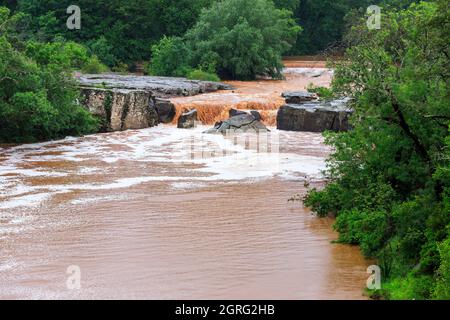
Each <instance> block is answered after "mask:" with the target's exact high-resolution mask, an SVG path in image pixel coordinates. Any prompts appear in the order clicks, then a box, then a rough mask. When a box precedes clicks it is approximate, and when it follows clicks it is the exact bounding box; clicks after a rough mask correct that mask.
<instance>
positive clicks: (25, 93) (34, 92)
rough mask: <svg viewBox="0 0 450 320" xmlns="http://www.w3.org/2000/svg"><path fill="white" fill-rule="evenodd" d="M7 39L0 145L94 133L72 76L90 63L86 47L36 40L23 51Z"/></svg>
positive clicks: (1, 40) (0, 42)
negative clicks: (76, 69) (87, 61)
mask: <svg viewBox="0 0 450 320" xmlns="http://www.w3.org/2000/svg"><path fill="white" fill-rule="evenodd" d="M0 10H1V8H0ZM4 12H5V11H4ZM7 36H8V34H5V35H4V36H2V37H0V142H29V141H38V140H47V139H54V138H60V137H64V136H65V135H78V134H83V133H89V132H93V131H95V130H96V122H95V120H94V119H93V118H92V116H91V115H90V114H89V113H88V112H87V111H85V110H84V109H83V108H82V107H80V106H79V105H77V104H76V99H77V95H78V93H77V89H76V87H75V83H74V82H73V80H72V78H71V70H72V67H74V66H75V65H80V64H82V63H84V62H85V59H86V57H87V56H85V53H86V52H85V49H84V48H83V47H82V46H80V45H76V44H74V43H53V44H39V43H34V42H33V43H29V44H28V45H27V49H26V51H25V52H20V51H18V50H16V49H14V48H13V46H12V45H11V43H10V42H9V41H8V39H7Z"/></svg>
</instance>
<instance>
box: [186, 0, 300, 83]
mask: <svg viewBox="0 0 450 320" xmlns="http://www.w3.org/2000/svg"><path fill="white" fill-rule="evenodd" d="M300 29H301V28H300V27H299V26H298V25H297V24H296V23H295V21H294V20H293V19H292V13H291V12H290V11H287V10H279V9H276V8H275V6H274V4H273V2H272V1H270V0H224V1H218V2H215V3H214V4H213V5H212V6H211V7H210V8H208V9H205V10H203V11H202V13H201V14H200V17H199V20H198V22H197V23H196V25H195V26H194V27H193V28H192V29H190V30H189V31H188V32H187V33H186V39H187V43H188V47H189V48H190V51H191V52H192V61H191V66H199V65H203V64H204V63H214V64H215V65H216V68H217V70H216V71H217V73H218V74H219V75H220V76H221V77H225V78H227V77H230V78H233V79H243V80H251V79H255V78H256V76H258V75H268V76H271V77H274V78H281V77H282V74H281V71H282V68H283V65H282V61H281V56H282V54H283V53H285V52H286V51H287V50H289V48H290V47H291V45H292V43H293V42H294V41H295V37H296V35H297V33H298V32H299V31H300Z"/></svg>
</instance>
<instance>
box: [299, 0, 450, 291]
mask: <svg viewBox="0 0 450 320" xmlns="http://www.w3.org/2000/svg"><path fill="white" fill-rule="evenodd" d="M382 21H383V27H382V28H381V29H380V30H368V28H367V27H366V25H365V22H366V21H365V19H362V20H361V21H360V23H359V24H357V25H356V26H354V27H353V28H352V30H351V33H350V38H352V39H353V41H354V43H355V45H354V46H353V47H352V48H350V49H348V50H347V52H346V56H345V59H344V60H343V61H342V62H340V63H338V64H337V66H336V72H335V79H334V80H333V89H334V92H335V93H336V94H341V95H346V96H349V97H351V98H352V99H353V103H352V106H353V108H354V109H355V113H354V115H353V117H352V122H353V126H354V130H352V131H349V132H347V133H342V134H329V135H328V136H327V142H328V143H329V144H332V145H333V146H334V147H335V150H336V151H335V153H334V154H333V155H332V156H331V158H330V159H329V162H328V171H327V174H328V176H329V178H330V183H329V185H328V186H327V187H326V188H325V189H324V190H322V191H316V190H315V191H312V192H311V193H310V194H309V196H308V198H307V200H306V204H307V205H310V206H312V207H313V208H314V209H315V210H316V211H318V212H319V213H320V214H323V215H324V214H327V213H330V212H332V213H334V214H335V215H336V216H337V220H336V226H335V227H336V229H337V230H338V231H339V232H340V240H341V241H343V242H347V243H353V244H359V245H361V249H362V250H363V252H364V253H365V254H366V255H368V256H372V257H376V258H378V259H379V263H380V265H382V266H383V271H384V275H385V279H387V283H385V285H386V286H385V287H386V292H385V295H386V297H391V298H402V299H403V298H416V299H424V298H431V297H432V295H433V290H434V289H433V286H434V283H435V278H436V272H437V270H438V269H439V268H440V266H441V269H442V270H443V271H441V274H442V275H443V276H442V279H444V280H442V282H440V283H441V284H442V283H446V282H445V281H447V280H445V279H446V278H445V277H446V270H447V269H446V268H448V267H446V266H448V263H449V262H448V255H445V254H444V255H443V254H442V253H441V254H440V252H442V248H443V247H444V246H445V244H441V243H442V241H444V240H445V239H446V238H448V232H447V230H448V228H449V223H450V216H449V214H448V209H449V204H448V199H449V197H448V195H449V186H450V185H449V184H450V181H449V179H448V170H449V166H450V162H449V157H448V153H447V154H446V153H445V152H446V151H445V150H446V148H448V146H447V147H446V140H445V139H446V136H448V134H449V131H448V127H449V123H450V92H449V88H448V81H449V69H448V65H449V62H450V61H449V54H450V52H449V51H450V48H449V44H448V41H446V40H445V39H448V38H449V30H450V27H449V23H450V18H449V10H448V1H446V0H438V1H436V2H431V3H429V2H421V3H420V4H413V5H411V6H410V7H409V8H408V9H406V10H389V11H385V14H384V15H383V16H382ZM447 139H448V138H447ZM439 292H442V290H441V289H440V291H439Z"/></svg>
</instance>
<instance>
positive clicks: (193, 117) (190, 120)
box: [177, 109, 197, 129]
mask: <svg viewBox="0 0 450 320" xmlns="http://www.w3.org/2000/svg"><path fill="white" fill-rule="evenodd" d="M196 121H197V110H195V109H194V110H191V111H189V112H186V113H183V114H182V115H181V116H180V117H179V118H178V126H177V127H178V128H179V129H190V128H194V127H195V123H196Z"/></svg>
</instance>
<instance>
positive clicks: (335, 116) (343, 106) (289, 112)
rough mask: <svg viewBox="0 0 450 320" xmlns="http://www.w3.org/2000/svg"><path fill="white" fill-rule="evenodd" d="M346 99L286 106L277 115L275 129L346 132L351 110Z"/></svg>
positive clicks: (348, 127) (348, 126)
mask: <svg viewBox="0 0 450 320" xmlns="http://www.w3.org/2000/svg"><path fill="white" fill-rule="evenodd" d="M347 103H348V99H340V100H334V101H329V102H321V101H316V102H310V103H304V104H287V105H284V106H282V107H281V108H280V109H279V110H278V113H277V129H279V130H287V131H309V132H324V131H327V130H330V131H347V130H349V129H350V124H349V122H348V119H349V117H350V115H351V114H352V113H353V110H352V109H350V108H348V107H347Z"/></svg>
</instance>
